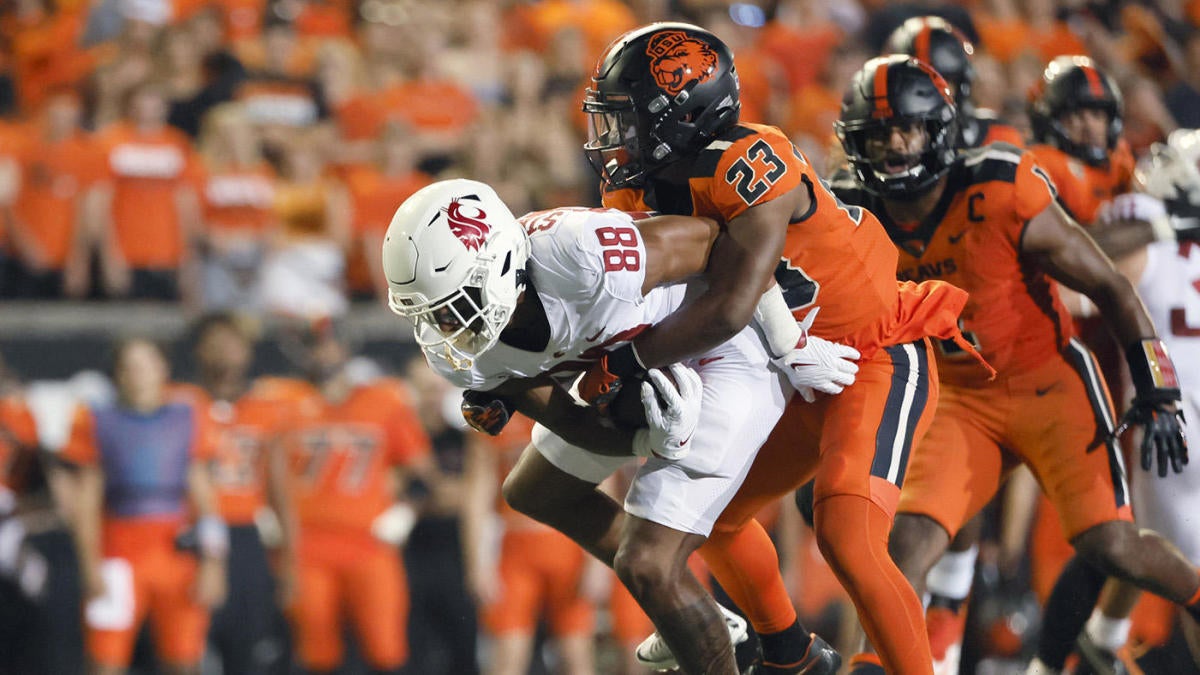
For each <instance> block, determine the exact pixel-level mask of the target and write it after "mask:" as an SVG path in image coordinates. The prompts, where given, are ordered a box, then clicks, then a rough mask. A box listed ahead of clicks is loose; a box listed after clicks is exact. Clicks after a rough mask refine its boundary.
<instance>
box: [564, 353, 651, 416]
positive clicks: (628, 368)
mask: <svg viewBox="0 0 1200 675" xmlns="http://www.w3.org/2000/svg"><path fill="white" fill-rule="evenodd" d="M645 377H646V366H644V365H643V364H642V360H641V359H640V358H638V355H637V351H636V350H635V349H634V348H633V343H632V342H631V343H629V344H626V345H624V346H623V347H618V348H616V349H614V350H612V351H611V352H605V353H604V354H603V355H602V356H601V357H600V360H599V361H597V362H596V363H594V364H592V367H591V368H589V369H588V371H587V372H586V373H584V374H583V377H582V378H580V380H579V388H578V390H579V398H581V399H583V400H584V402H585V403H588V404H591V405H594V406H597V407H601V408H602V407H605V406H607V405H608V404H609V402H611V401H612V400H613V398H615V397H616V395H617V392H618V391H620V390H621V380H623V379H630V380H638V381H640V380H643V379H645Z"/></svg>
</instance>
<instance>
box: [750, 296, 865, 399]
mask: <svg viewBox="0 0 1200 675" xmlns="http://www.w3.org/2000/svg"><path fill="white" fill-rule="evenodd" d="M816 314H817V311H816V310H813V311H811V312H809V313H808V316H806V317H804V322H803V323H802V324H800V328H801V329H802V330H803V334H802V335H801V337H800V342H799V343H797V344H796V348H795V349H793V350H792V351H790V352H788V353H787V354H784V355H783V356H780V357H777V358H773V359H771V363H773V364H775V367H776V368H779V369H780V370H782V371H783V372H784V374H786V375H787V378H788V381H789V382H791V383H792V387H794V388H795V389H796V391H798V392H800V396H802V397H803V398H804V400H805V401H808V402H809V403H812V402H813V401H815V400H816V399H817V395H816V393H815V392H818V391H820V392H824V393H826V394H840V393H841V392H842V389H845V388H846V387H848V386H850V385H852V384H854V374H855V373H857V372H858V364H857V363H855V361H856V360H857V359H858V358H859V357H860V356H861V354H859V353H858V350H857V349H855V348H854V347H848V346H846V345H843V344H839V343H837V342H830V341H829V340H825V339H822V338H819V337H816V336H815V335H809V334H808V328H809V326H811V325H812V323H813V321H814V320H816V318H817V317H816Z"/></svg>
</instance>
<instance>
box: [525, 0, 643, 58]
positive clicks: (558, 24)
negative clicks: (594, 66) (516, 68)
mask: <svg viewBox="0 0 1200 675" xmlns="http://www.w3.org/2000/svg"><path fill="white" fill-rule="evenodd" d="M506 22H507V23H508V30H507V36H508V40H509V44H510V46H513V47H517V48H523V49H530V50H533V51H535V52H540V51H542V50H544V49H545V48H546V47H547V46H548V45H549V43H550V42H551V40H553V39H554V36H555V34H556V33H558V32H559V31H561V30H565V29H568V28H574V29H578V30H579V31H581V33H582V35H583V44H584V47H585V54H587V62H588V63H595V62H596V61H597V60H598V59H599V58H600V56H601V55H603V53H604V49H605V48H606V47H607V46H608V45H609V43H610V42H612V41H613V40H615V39H616V38H618V37H620V35H621V34H622V33H625V32H626V31H629V30H632V29H633V28H635V27H636V26H637V17H636V16H634V14H633V10H631V9H630V8H629V7H628V6H627V5H626V4H625V3H623V2H619V1H618V0H541V1H540V2H531V3H513V7H512V8H511V9H509V15H508V17H506Z"/></svg>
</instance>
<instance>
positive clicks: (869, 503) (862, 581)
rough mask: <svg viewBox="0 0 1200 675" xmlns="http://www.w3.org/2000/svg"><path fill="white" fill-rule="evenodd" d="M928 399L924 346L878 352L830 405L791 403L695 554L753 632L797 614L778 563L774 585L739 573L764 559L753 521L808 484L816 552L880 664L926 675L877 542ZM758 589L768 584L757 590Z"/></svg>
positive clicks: (931, 372)
mask: <svg viewBox="0 0 1200 675" xmlns="http://www.w3.org/2000/svg"><path fill="white" fill-rule="evenodd" d="M937 397H938V384H937V372H936V366H935V365H934V362H933V355H932V350H931V347H930V344H929V341H928V340H920V341H917V342H912V343H907V344H903V345H895V346H892V347H887V348H885V349H880V350H879V351H878V352H876V353H875V354H874V355H873V356H871V357H870V358H869V359H866V360H865V361H863V362H862V363H860V369H859V371H858V377H857V380H856V381H855V383H854V384H853V385H852V386H850V387H848V388H847V389H846V390H845V391H843V392H842V393H841V394H839V395H837V396H820V395H819V396H818V399H817V401H816V402H814V403H805V402H804V400H803V399H801V398H800V397H799V396H795V397H793V399H792V401H791V403H789V405H788V408H787V411H786V412H785V413H784V415H783V418H782V419H781V420H780V421H779V424H778V425H776V427H775V430H774V431H773V432H772V434H771V437H770V438H769V439H768V440H767V442H766V444H765V445H764V446H763V448H762V449H761V450H760V451H759V454H758V457H757V458H756V459H755V461H754V465H753V466H752V467H751V469H750V473H749V474H748V475H747V477H746V481H745V482H744V483H743V484H742V488H741V490H739V491H738V494H737V496H736V497H734V499H733V502H732V503H730V505H729V506H728V507H727V508H726V509H725V512H724V513H722V514H721V517H720V519H718V521H717V524H716V527H715V528H714V530H713V536H712V538H711V539H710V540H709V542H708V543H707V544H706V545H705V546H704V547H702V548H701V552H702V553H703V554H704V556H705V560H706V561H707V562H708V564H709V567H710V568H711V569H712V572H713V575H714V576H715V577H716V578H717V581H719V582H720V583H721V585H722V586H723V587H724V588H725V589H726V591H728V592H729V595H730V597H731V598H733V600H734V602H736V603H738V605H739V606H740V607H742V608H743V609H745V610H746V612H747V613H748V614H749V615H750V618H751V620H752V621H753V622H754V625H755V628H756V630H757V629H759V627H760V624H766V625H769V626H770V627H771V628H774V629H775V630H780V629H782V628H786V627H787V626H788V625H790V623H791V622H792V621H794V620H795V610H794V609H792V607H791V602H790V600H789V599H788V597H787V592H786V590H785V589H784V587H783V584H782V582H776V581H775V579H778V577H779V572H778V565H777V559H776V558H774V557H772V558H771V560H774V561H775V562H776V564H775V565H774V572H773V577H774V579H770V578H768V576H767V571H766V569H765V566H764V569H763V570H762V571H761V573H753V574H746V573H744V572H742V571H741V570H742V569H743V568H745V567H750V568H753V567H755V562H756V561H757V562H759V563H761V561H762V559H763V557H764V556H767V555H768V551H769V554H774V550H773V547H771V546H770V540H769V539H767V538H766V535H765V532H762V527H761V526H760V525H758V523H757V522H756V521H755V520H754V519H753V518H754V514H756V513H757V512H758V511H759V510H761V509H762V508H764V507H765V506H767V505H768V504H769V503H771V502H773V501H775V500H778V499H779V498H780V497H782V496H784V495H787V494H790V493H791V492H792V491H794V490H795V489H796V488H798V487H800V486H801V485H803V484H804V483H806V482H807V481H808V480H809V479H810V478H812V477H813V476H814V474H815V478H816V483H815V500H814V502H815V520H816V522H815V530H816V536H817V542H818V546H819V547H820V549H821V553H822V555H824V557H825V559H826V561H828V562H829V565H830V568H831V569H832V570H833V572H834V574H835V575H836V576H837V578H838V580H839V581H840V582H841V584H842V586H843V587H844V588H845V589H846V591H847V593H848V594H849V595H850V598H851V600H852V601H853V602H854V605H855V607H856V608H857V610H858V616H859V620H860V621H861V622H862V624H863V628H864V629H865V630H866V632H867V636H868V637H869V638H870V640H871V643H872V644H873V645H874V646H875V648H876V649H877V650H878V651H879V655H880V658H881V660H882V661H883V664H884V666H885V667H886V668H887V670H888V671H889V672H896V673H905V674H906V675H907V674H910V673H918V674H919V673H932V662H933V661H932V657H931V656H930V653H929V642H928V640H927V639H926V637H925V617H924V610H923V609H922V607H921V601H920V599H919V598H918V597H917V594H916V592H915V591H913V589H912V586H911V585H910V584H909V583H908V581H907V580H906V579H905V578H904V575H903V574H901V572H900V570H899V569H898V568H897V567H896V565H895V563H894V562H893V561H892V559H891V556H890V555H889V554H888V551H887V540H888V536H889V534H890V532H891V524H892V519H893V516H894V514H895V509H896V503H897V499H898V497H899V492H900V488H899V486H900V485H901V483H903V481H904V480H905V473H906V467H907V464H908V457H909V454H910V452H911V450H912V448H913V445H914V443H915V441H916V440H918V439H920V438H921V437H922V436H923V435H924V433H925V431H926V430H927V429H928V427H929V424H930V422H931V420H932V417H933V410H934V407H935V406H936V402H937ZM750 550H754V551H756V553H755V554H754V555H752V554H750V553H749V551H750ZM768 562H770V561H768ZM759 566H762V565H761V564H760V565H759ZM758 580H766V582H767V588H765V589H764V588H760V587H759V586H760V585H761V584H757V583H756V582H757V581H758ZM785 608H786V609H785ZM789 615H790V618H789Z"/></svg>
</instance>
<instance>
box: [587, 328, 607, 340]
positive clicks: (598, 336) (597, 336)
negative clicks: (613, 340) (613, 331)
mask: <svg viewBox="0 0 1200 675" xmlns="http://www.w3.org/2000/svg"><path fill="white" fill-rule="evenodd" d="M603 332H604V329H603V328H601V329H600V330H598V331H596V334H595V335H593V336H592V337H585V338H583V339H584V340H587V341H588V342H595V341H596V340H599V339H600V334H601V333H603Z"/></svg>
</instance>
